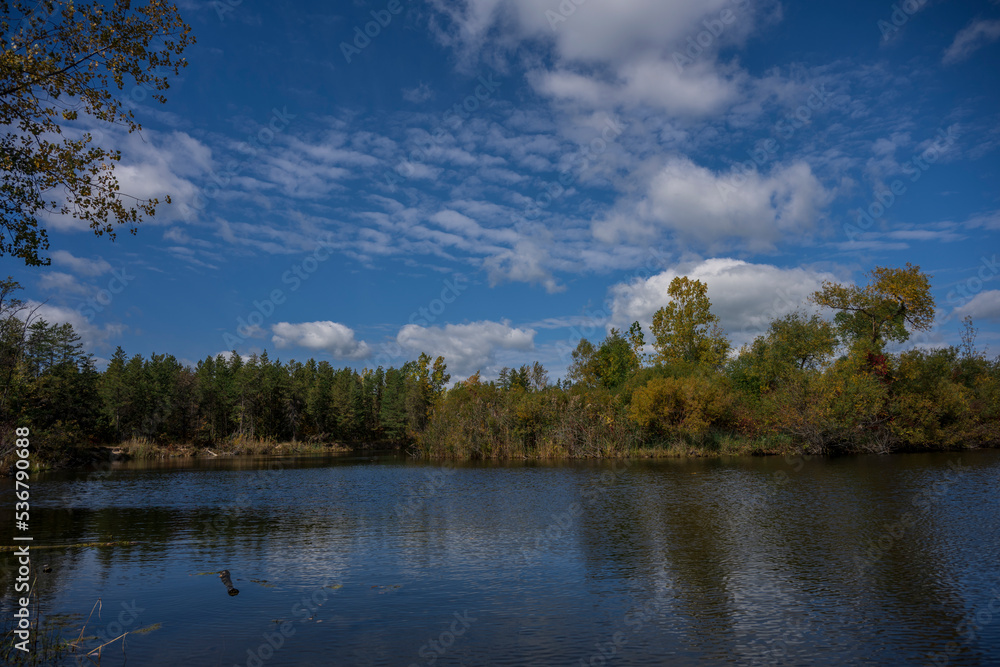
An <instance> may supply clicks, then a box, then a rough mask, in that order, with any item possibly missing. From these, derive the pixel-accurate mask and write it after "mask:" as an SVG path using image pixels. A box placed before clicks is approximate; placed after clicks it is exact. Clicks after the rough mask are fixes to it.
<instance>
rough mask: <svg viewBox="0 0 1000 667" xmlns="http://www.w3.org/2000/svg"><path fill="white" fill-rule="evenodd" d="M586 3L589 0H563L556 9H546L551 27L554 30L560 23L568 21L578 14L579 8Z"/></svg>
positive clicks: (546, 16)
mask: <svg viewBox="0 0 1000 667" xmlns="http://www.w3.org/2000/svg"><path fill="white" fill-rule="evenodd" d="M585 4H587V0H562V2H560V3H559V6H558V7H556V11H553V10H551V9H546V10H545V20H546V21H548V22H549V27H550V28H552V30H553V32H554V31H555V30H556V28H558V26H559V24H561V23H565V22H566V21H568V20H569V17H570V16H572V15H573V14H576V10H577V8H578V7H580V6H581V5H585Z"/></svg>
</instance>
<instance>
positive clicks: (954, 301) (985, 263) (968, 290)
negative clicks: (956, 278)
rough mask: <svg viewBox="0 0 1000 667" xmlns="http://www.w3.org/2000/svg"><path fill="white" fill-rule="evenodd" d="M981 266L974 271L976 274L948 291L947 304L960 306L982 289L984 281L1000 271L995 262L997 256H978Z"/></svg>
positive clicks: (998, 265) (999, 265)
mask: <svg viewBox="0 0 1000 667" xmlns="http://www.w3.org/2000/svg"><path fill="white" fill-rule="evenodd" d="M979 262H980V264H981V265H982V266H980V267H979V270H978V271H976V275H974V276H972V277H971V278H967V279H966V280H964V281H961V282H959V283H958V284H957V285H956V286H955V289H953V290H951V291H950V292H948V296H947V298H948V304H949V305H951V306H961V305H963V304H965V303H968V302H969V301H971V300H972V298H973V297H975V296H976V295H977V294H979V293H980V292H982V291H983V287H984V286H985V285H986V283H987V282H988V281H990V280H993V278H995V277H996V275H997V274H998V273H1000V264H998V263H997V256H996V255H993V257H991V258H987V257H986V255H983V256H982V257H980V258H979Z"/></svg>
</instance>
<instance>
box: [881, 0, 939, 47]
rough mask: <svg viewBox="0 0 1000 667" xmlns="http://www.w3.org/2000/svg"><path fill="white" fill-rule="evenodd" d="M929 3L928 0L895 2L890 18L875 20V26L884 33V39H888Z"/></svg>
mask: <svg viewBox="0 0 1000 667" xmlns="http://www.w3.org/2000/svg"><path fill="white" fill-rule="evenodd" d="M926 4H927V0H904V1H903V2H898V3H894V4H893V5H892V7H891V9H892V13H891V14H889V20H888V21H887V20H885V19H879V20H878V21H876V22H875V27H877V28H878V29H879V32H881V33H882V41H887V40H888V39H889V38H890V37H892V36H893V35H895V34H896V33H897V32H899V30H900V29H901V28H902V27H903V26H904V25H906V24H907V23H909V22H910V17H911V16H913V15H914V14H916V13H917V12H919V11H920V10H921V9H923V8H924V5H926Z"/></svg>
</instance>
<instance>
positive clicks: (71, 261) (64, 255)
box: [52, 250, 111, 276]
mask: <svg viewBox="0 0 1000 667" xmlns="http://www.w3.org/2000/svg"><path fill="white" fill-rule="evenodd" d="M52 263H53V264H55V265H56V266H65V267H66V268H68V269H69V270H70V271H72V272H73V273H76V274H78V275H82V276H99V275H101V274H103V273H107V272H108V271H110V270H111V265H110V264H108V263H107V261H105V260H104V258H103V257H98V258H97V259H87V258H85V257H74V256H73V254H72V253H70V252H69V251H67V250H56V251H55V252H53V253H52Z"/></svg>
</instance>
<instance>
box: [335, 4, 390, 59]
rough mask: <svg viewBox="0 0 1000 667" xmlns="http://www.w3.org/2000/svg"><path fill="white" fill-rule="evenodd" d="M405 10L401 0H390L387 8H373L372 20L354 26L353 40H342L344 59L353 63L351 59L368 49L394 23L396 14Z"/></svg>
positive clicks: (341, 48)
mask: <svg viewBox="0 0 1000 667" xmlns="http://www.w3.org/2000/svg"><path fill="white" fill-rule="evenodd" d="M402 11H403V4H402V2H400V0H389V2H388V3H386V5H385V9H379V10H374V9H373V10H371V12H369V13H370V14H371V17H372V20H371V21H368V22H367V23H365V24H364V28H363V29H362V26H360V25H356V26H354V31H353V36H354V39H353V40H352V41H351V42H341V43H340V52H341V53H342V54H343V56H344V60H346V61H347V64H348V65H350V64H351V59H352V58H353V57H354V56H356V55H358V54H360V53H361V52H362V51H364V50H365V49H367V48H368V47H369V46H370V45H371V43H372V40H373V39H375V38H376V37H378V36H379V35H381V34H382V31H383V30H385V29H386V28H388V27H389V24H390V23H392V19H393V17H394V16H397V15H399V13H400V12H402Z"/></svg>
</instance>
